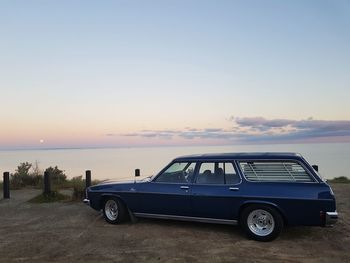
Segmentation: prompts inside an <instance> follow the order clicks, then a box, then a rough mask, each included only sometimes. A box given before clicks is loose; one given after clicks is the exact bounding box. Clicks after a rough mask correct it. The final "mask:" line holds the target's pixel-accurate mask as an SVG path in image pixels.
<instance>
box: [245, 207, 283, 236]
mask: <svg viewBox="0 0 350 263" xmlns="http://www.w3.org/2000/svg"><path fill="white" fill-rule="evenodd" d="M240 225H241V227H242V228H243V230H244V231H245V233H246V234H247V236H248V237H249V238H251V239H254V240H257V241H264V242H267V241H272V240H274V239H275V238H277V237H278V236H279V234H280V233H281V231H282V229H283V218H282V216H281V214H280V213H279V212H278V211H277V210H276V209H275V208H273V207H271V206H268V205H260V204H254V205H249V206H248V207H246V208H245V209H244V210H243V211H242V213H241V216H240Z"/></svg>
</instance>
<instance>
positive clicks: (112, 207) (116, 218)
mask: <svg viewBox="0 0 350 263" xmlns="http://www.w3.org/2000/svg"><path fill="white" fill-rule="evenodd" d="M103 216H104V218H105V220H106V221H107V222H108V223H111V224H119V223H121V222H123V221H124V220H125V217H126V209H125V206H124V205H123V203H122V202H121V201H120V200H119V199H118V198H115V197H108V198H106V199H105V201H104V204H103Z"/></svg>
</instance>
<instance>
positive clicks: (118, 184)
mask: <svg viewBox="0 0 350 263" xmlns="http://www.w3.org/2000/svg"><path fill="white" fill-rule="evenodd" d="M150 180H151V177H146V178H143V179H138V180H128V181H117V180H107V181H104V182H102V183H100V184H97V185H93V186H90V187H89V190H90V191H95V190H101V189H104V190H107V189H109V188H112V187H113V189H114V190H117V189H119V190H129V189H130V187H131V186H132V185H135V183H136V184H141V183H147V182H149V181H150Z"/></svg>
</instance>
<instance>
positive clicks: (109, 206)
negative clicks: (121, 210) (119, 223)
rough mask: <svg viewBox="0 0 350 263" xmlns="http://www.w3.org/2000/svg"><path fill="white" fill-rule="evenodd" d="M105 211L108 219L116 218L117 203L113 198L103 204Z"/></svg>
mask: <svg viewBox="0 0 350 263" xmlns="http://www.w3.org/2000/svg"><path fill="white" fill-rule="evenodd" d="M105 213H106V216H107V218H108V219H109V220H112V221H114V220H116V219H117V218H118V205H117V202H116V201H114V200H108V201H107V202H106V204H105Z"/></svg>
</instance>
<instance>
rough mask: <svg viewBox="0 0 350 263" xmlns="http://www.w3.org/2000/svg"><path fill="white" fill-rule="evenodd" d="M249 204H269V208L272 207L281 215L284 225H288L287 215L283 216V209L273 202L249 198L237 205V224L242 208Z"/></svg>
mask: <svg viewBox="0 0 350 263" xmlns="http://www.w3.org/2000/svg"><path fill="white" fill-rule="evenodd" d="M251 205H266V206H269V207H271V208H274V209H275V210H276V211H277V212H279V213H280V215H281V216H282V219H283V223H284V225H285V226H286V225H288V219H287V217H286V216H285V214H284V212H283V210H282V209H281V208H280V207H279V206H278V205H277V204H275V203H273V202H268V201H261V200H249V201H246V202H244V203H243V204H242V205H241V206H240V207H239V210H238V224H240V221H241V215H242V212H243V211H244V209H245V208H247V207H248V206H251Z"/></svg>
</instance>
